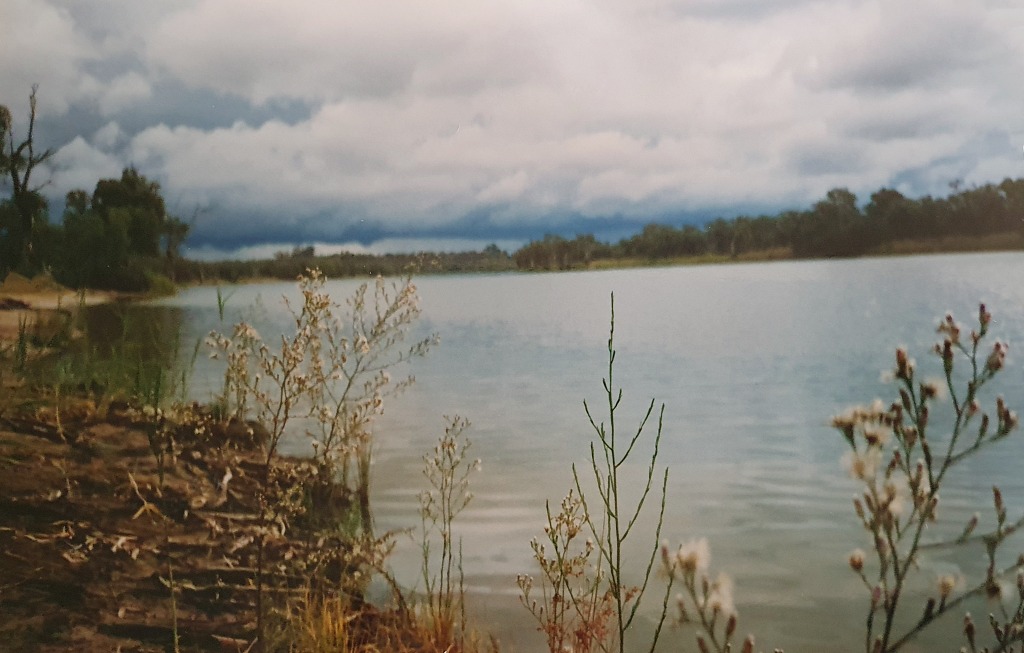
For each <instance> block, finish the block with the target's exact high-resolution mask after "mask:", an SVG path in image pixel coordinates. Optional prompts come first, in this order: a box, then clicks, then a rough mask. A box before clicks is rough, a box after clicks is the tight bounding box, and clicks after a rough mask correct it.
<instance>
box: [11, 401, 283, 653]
mask: <svg viewBox="0 0 1024 653" xmlns="http://www.w3.org/2000/svg"><path fill="white" fill-rule="evenodd" d="M2 404H3V397H0V642H2V645H0V648H3V649H4V650H11V651H43V652H51V651H53V652H56V651H71V652H75V653H94V652H95V653H98V652H99V651H103V652H105V653H106V652H109V651H122V652H123V653H127V652H129V651H137V652H143V651H147V652H148V651H169V650H173V644H172V642H173V637H174V622H175V618H176V620H177V629H178V633H179V635H180V637H181V640H180V643H181V649H182V650H186V651H222V650H245V648H246V646H248V644H249V642H250V641H251V640H252V638H253V635H252V634H253V632H254V617H253V614H254V610H253V605H254V601H253V595H254V590H253V584H252V578H253V559H252V554H251V551H250V550H251V549H252V548H253V547H251V546H246V545H247V541H246V540H245V539H244V532H245V526H246V525H247V524H249V525H251V524H252V523H253V522H254V520H255V519H256V518H255V516H254V506H253V498H252V497H254V496H255V494H256V492H255V485H254V477H255V476H256V472H255V470H256V469H257V468H258V461H259V458H260V454H259V453H258V450H259V447H258V446H257V445H256V444H255V442H254V437H256V436H254V435H253V428H252V426H246V425H242V424H239V423H234V424H232V425H230V426H227V427H225V426H220V427H216V426H215V425H214V423H213V421H212V420H211V419H210V418H209V416H204V415H203V414H202V412H201V411H199V410H196V411H195V414H194V415H193V416H192V417H191V418H190V419H189V420H188V421H187V423H186V424H185V425H184V426H181V427H175V430H174V437H175V442H174V444H173V445H172V447H173V450H174V453H175V456H174V458H173V460H167V461H166V465H165V467H166V469H165V475H164V478H163V482H162V483H161V480H160V469H159V466H158V464H157V459H156V457H155V456H154V454H153V450H152V448H151V446H150V437H149V435H148V434H151V433H153V431H152V424H153V423H154V420H153V418H152V417H151V418H149V419H146V418H145V417H143V416H142V415H141V414H139V413H138V412H136V411H133V410H131V409H128V408H127V407H125V406H114V407H111V408H110V409H109V410H106V411H100V410H98V409H97V407H96V406H95V405H94V404H93V403H92V402H90V401H85V400H81V401H72V402H64V408H63V410H62V411H61V412H60V413H57V412H55V411H53V410H52V409H40V410H37V411H36V412H35V413H34V414H32V415H25V414H24V412H22V413H21V414H19V415H11V411H10V410H8V411H7V412H6V413H5V412H4V407H3V405H2ZM101 412H103V413H104V414H102V415H100V413H101ZM200 432H202V436H201V437H200V436H199V435H197V434H199V433H200ZM190 434H192V435H191V436H190ZM229 470H230V474H229V473H228V472H229ZM229 476H230V477H231V478H230V479H229V480H230V482H229V483H224V484H222V485H220V486H219V484H220V483H221V481H224V480H225V479H226V478H227V477H229ZM248 542H251V540H249V541H248ZM283 545H284V548H287V547H288V546H290V545H289V543H288V542H287V541H286V542H284V543H283ZM281 548H282V547H281V546H279V547H278V549H281ZM172 577H173V579H174V580H173V582H172V581H171V580H170V579H171V578H172ZM171 587H173V588H174V589H175V601H174V602H172V601H171ZM286 591H287V590H286ZM175 612H176V617H175Z"/></svg>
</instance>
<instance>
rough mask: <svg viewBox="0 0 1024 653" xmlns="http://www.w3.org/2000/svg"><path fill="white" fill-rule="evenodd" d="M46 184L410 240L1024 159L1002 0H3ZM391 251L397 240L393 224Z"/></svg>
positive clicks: (919, 181) (1008, 167)
mask: <svg viewBox="0 0 1024 653" xmlns="http://www.w3.org/2000/svg"><path fill="white" fill-rule="evenodd" d="M3 13H4V18H3V20H4V23H5V27H4V38H3V40H2V42H0V89H2V90H3V93H4V95H3V97H0V103H3V104H6V105H8V106H9V107H10V108H11V110H12V112H13V113H14V116H15V120H16V124H15V128H16V129H18V127H19V126H23V123H20V124H19V123H18V121H19V120H20V119H23V118H24V114H25V110H26V106H25V105H26V101H25V99H26V97H27V94H28V92H29V90H30V88H31V86H32V84H35V83H38V84H39V110H40V121H39V125H38V127H39V134H38V135H39V140H40V142H41V143H42V144H44V145H47V146H52V147H55V148H58V150H59V151H58V154H57V156H56V158H55V162H54V166H53V169H52V170H51V171H50V172H51V179H52V183H51V184H50V185H49V186H47V188H46V189H45V192H47V193H48V194H50V195H51V196H52V198H53V201H54V202H55V203H58V202H59V201H60V198H61V197H63V194H64V193H65V192H67V191H68V190H71V189H73V188H79V187H85V188H91V187H92V185H93V184H95V181H96V180H97V179H98V178H100V177H105V176H112V175H115V174H117V173H118V172H119V170H120V168H121V167H123V166H126V165H135V166H136V167H137V168H138V169H139V170H140V172H142V173H143V174H145V175H147V176H149V177H150V178H153V179H155V180H157V181H159V182H160V183H161V185H162V187H163V188H164V192H165V196H166V197H167V200H168V205H169V206H170V207H171V208H172V210H174V211H176V212H177V213H178V214H179V215H182V216H183V217H186V218H189V217H190V216H196V221H195V225H194V228H193V235H192V238H191V240H190V246H191V247H192V248H194V249H195V250H196V251H197V252H198V251H222V252H226V251H230V250H233V249H237V248H239V247H250V248H253V247H260V246H262V245H268V246H269V245H273V244H278V243H313V242H315V243H324V244H335V245H345V244H355V243H358V244H361V245H362V246H367V247H371V248H372V247H373V246H374V243H377V245H376V247H378V248H381V247H391V246H394V247H399V246H400V247H416V243H417V242H420V243H429V244H431V245H432V246H437V245H438V244H439V243H443V242H446V241H448V242H452V243H458V244H459V245H460V246H465V245H466V244H467V243H469V244H472V243H486V242H489V241H492V240H493V241H501V242H502V243H510V244H513V245H514V244H515V243H517V242H522V241H524V240H528V239H529V238H532V237H539V236H541V235H543V234H544V233H545V232H562V233H573V232H579V231H598V232H600V233H606V234H607V233H613V232H617V231H622V230H623V229H624V228H626V227H631V226H633V225H638V224H642V223H643V222H645V221H648V220H651V219H655V218H658V217H663V216H673V219H674V220H676V221H677V222H678V221H683V220H689V221H700V220H702V219H706V218H707V217H709V216H713V215H716V214H722V215H730V214H731V213H735V211H736V210H738V209H739V207H746V208H747V209H752V210H754V211H757V210H762V211H772V212H773V211H776V210H779V209H780V208H786V207H793V208H801V207H803V206H806V205H808V204H810V203H812V202H814V201H816V200H817V199H820V198H821V197H822V196H823V195H824V194H825V192H826V191H827V190H828V189H830V188H832V187H836V186H845V187H848V188H850V189H851V190H853V191H854V192H857V193H859V194H861V199H862V200H866V196H865V195H864V194H866V193H869V192H871V191H873V190H875V189H877V188H879V187H881V186H895V187H897V188H898V189H899V190H901V191H902V192H904V193H906V194H909V195H915V196H916V195H923V194H937V193H944V192H945V191H946V190H947V184H948V183H949V182H950V181H952V180H953V179H961V180H963V181H964V182H966V183H968V184H970V183H987V182H990V181H999V180H1001V179H1002V178H1004V177H1018V176H1021V173H1022V167H1024V160H1022V159H1021V156H1020V147H1021V144H1022V143H1024V126H1022V124H1021V122H1022V120H1024V112H1022V110H1021V109H1022V107H1024V85H1021V84H1020V80H1021V79H1024V39H1021V38H1020V34H1021V33H1022V31H1024V9H1022V8H1020V6H1019V3H1017V2H1011V1H1009V0H957V1H955V2H954V1H949V0H901V1H900V2H896V3H893V2H881V1H875V2H865V1H854V0H818V1H813V2H812V1H808V0H787V1H785V2H771V3H768V2H764V1H763V0H675V1H673V0H590V1H582V0H565V1H559V2H551V0H517V1H516V2H479V0H452V1H445V2H437V3H414V2H408V1H407V0H377V1H376V2H372V3H367V2H356V1H350V0H296V1H295V2H290V3H284V2H280V1H279V0H178V1H175V2H167V3H139V2H127V1H121V0H118V1H115V0H94V1H92V2H89V3H80V2H75V1H73V0H7V2H6V3H5V9H4V11H3ZM386 243H387V244H386Z"/></svg>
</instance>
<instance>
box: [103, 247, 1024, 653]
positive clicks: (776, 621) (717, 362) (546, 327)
mask: <svg viewBox="0 0 1024 653" xmlns="http://www.w3.org/2000/svg"><path fill="white" fill-rule="evenodd" d="M1021 279H1024V255H1021V254H990V255H958V256H934V257H915V258H891V259H863V260H855V261H813V262H785V263H773V264H746V265H723V266H707V267H692V268H659V269H641V270H622V271H607V272H592V273H580V274H575V273H564V274H529V275H525V274H522V275H521V274H510V275H478V276H447V277H424V278H421V279H419V280H418V285H419V287H420V293H421V297H422V306H423V307H424V319H423V321H422V324H421V325H420V326H419V330H420V333H418V334H417V335H425V334H427V333H430V332H438V333H440V334H441V337H442V344H441V346H440V347H439V348H437V349H436V350H435V351H433V352H431V354H430V355H429V356H428V357H427V358H426V359H424V360H421V361H416V363H415V365H414V367H413V372H414V373H415V375H416V376H417V380H418V381H417V384H416V385H415V386H414V387H413V388H412V389H411V390H409V391H408V392H407V393H406V394H404V395H403V396H401V397H398V398H397V399H395V400H393V401H392V402H391V403H390V404H389V405H388V407H387V412H386V414H385V416H384V417H383V419H381V420H380V422H379V423H378V425H377V429H376V434H377V448H376V468H375V472H374V474H375V475H374V487H373V493H374V505H375V511H376V514H377V517H378V520H379V526H380V527H381V528H408V527H414V526H416V525H417V524H418V523H419V518H418V514H417V506H418V503H417V500H416V496H417V493H418V492H419V491H420V490H421V489H423V483H422V482H421V481H422V474H421V472H420V468H421V455H422V454H423V453H424V452H426V451H427V450H429V448H430V447H432V446H433V444H434V442H435V441H436V439H437V437H438V436H439V435H440V434H441V433H442V431H443V428H444V420H443V418H442V416H443V415H445V414H449V415H452V414H460V415H463V416H466V417H468V418H469V419H470V420H471V421H472V423H473V427H472V428H471V429H470V431H469V437H470V438H471V439H472V440H473V443H474V444H473V454H472V455H473V457H477V456H478V457H480V458H482V459H483V461H484V471H483V472H482V473H481V474H479V475H478V476H477V477H476V478H475V479H474V485H473V491H474V494H475V495H476V498H475V499H474V502H473V503H472V504H471V505H470V507H469V509H468V510H467V511H466V512H465V513H463V516H462V521H461V523H457V524H456V529H457V530H458V535H459V536H460V537H461V538H462V539H463V548H464V551H465V556H466V559H465V572H466V577H467V582H468V583H469V585H470V590H471V592H472V595H471V601H472V604H473V608H474V610H475V612H476V613H477V614H478V615H479V616H480V617H481V619H482V620H483V624H482V625H483V627H485V628H487V629H489V630H492V631H493V632H495V633H496V634H497V635H498V636H499V638H500V639H502V641H503V643H505V644H506V645H508V648H509V649H512V650H519V651H531V650H536V649H537V647H538V645H540V644H541V643H542V640H541V639H539V638H538V636H537V635H536V634H535V633H534V632H533V629H532V626H531V625H530V623H529V622H528V615H527V614H526V613H525V610H523V609H522V608H521V607H520V606H519V605H518V603H517V600H516V588H515V575H516V573H519V572H530V571H532V570H533V566H532V564H531V563H532V561H531V557H530V548H529V545H528V541H529V539H530V538H531V537H533V536H534V535H537V534H539V533H540V530H541V527H542V525H543V515H544V502H545V501H546V500H552V501H558V500H559V499H560V498H561V497H562V496H563V495H564V494H565V492H566V491H567V490H568V488H569V487H570V485H571V483H572V478H571V472H570V465H571V464H572V463H574V462H575V463H577V464H585V451H586V444H587V442H588V439H589V437H590V432H589V425H588V424H587V422H586V417H585V415H584V413H583V405H582V402H583V400H584V399H585V398H586V399H588V400H589V401H590V402H592V404H593V405H599V403H600V397H601V385H600V383H601V377H602V375H603V374H604V371H605V365H606V358H605V351H604V349H605V346H606V341H607V337H608V332H607V329H608V306H609V294H610V293H612V292H614V293H615V297H616V300H615V301H616V341H617V344H618V350H619V357H618V359H617V369H616V375H617V377H616V380H617V382H618V383H621V384H622V385H623V386H624V387H625V391H626V394H625V399H624V403H623V406H624V413H623V417H624V419H625V421H626V422H627V423H628V422H630V421H631V420H632V419H634V418H635V417H637V416H638V415H639V414H640V413H641V411H642V410H643V409H645V408H646V405H647V402H648V401H649V399H650V398H651V397H655V398H657V400H658V401H659V402H661V401H664V402H665V403H666V405H667V408H666V420H665V436H664V438H665V440H664V449H663V461H664V462H665V463H666V464H668V465H669V467H670V480H669V504H668V505H667V513H666V530H665V535H666V537H667V538H668V539H669V540H671V541H673V542H678V541H680V540H684V539H688V538H691V537H695V536H706V537H708V539H709V540H710V542H711V545H712V551H713V567H714V568H715V569H724V570H727V571H728V572H729V573H730V574H731V575H732V576H733V577H734V579H735V580H736V586H737V605H738V608H739V610H740V613H741V627H742V628H743V629H744V630H750V631H753V632H755V633H757V634H758V641H759V645H761V646H763V647H765V648H769V649H770V648H772V647H775V646H778V647H782V648H785V649H786V650H788V651H811V650H815V651H816V650H829V651H855V650H861V648H862V647H861V646H858V644H857V641H858V639H859V638H858V634H859V633H860V632H862V631H861V629H862V623H863V618H864V614H863V608H864V604H865V595H864V588H863V587H862V586H860V585H859V581H858V580H857V578H856V577H854V576H853V575H852V574H851V573H850V572H849V570H848V569H847V567H846V562H845V561H846V556H847V554H848V553H849V551H850V550H852V549H853V548H856V547H861V548H865V549H868V548H869V547H870V544H869V543H868V542H866V540H865V533H864V531H863V530H862V529H860V528H858V527H857V526H856V523H855V517H854V516H853V511H852V507H851V497H852V495H853V493H854V491H855V490H856V486H855V485H854V484H853V482H852V481H850V480H849V479H847V478H846V477H845V476H844V474H843V472H842V470H841V468H840V465H839V462H838V460H839V457H840V456H841V454H842V453H843V448H842V446H841V442H840V438H839V436H838V435H837V434H836V433H834V432H832V431H831V430H830V429H829V428H828V426H827V422H828V418H829V417H830V416H831V415H832V414H835V413H836V412H839V411H841V410H843V409H844V408H846V407H848V406H850V405H852V404H856V403H866V402H869V401H870V400H872V399H873V398H875V397H883V398H887V399H888V398H889V397H890V396H891V395H890V393H891V388H888V387H887V386H885V385H883V384H882V383H881V382H880V381H879V376H880V372H881V371H882V370H884V369H887V368H888V367H890V365H891V361H892V352H893V349H894V347H895V346H896V345H897V344H903V345H905V346H907V347H908V349H909V350H910V351H911V352H913V355H914V356H916V357H917V359H918V362H919V366H920V368H921V369H922V372H923V373H924V374H925V375H938V374H941V368H940V367H936V363H937V361H936V360H934V359H932V358H930V356H929V354H928V351H929V348H930V346H931V344H932V342H933V341H934V339H935V334H934V326H935V325H936V324H937V323H938V320H939V318H940V317H941V316H942V315H944V314H945V312H946V311H948V310H953V311H954V312H955V313H956V314H957V316H958V317H959V318H960V319H961V320H962V321H963V322H965V323H969V322H970V320H972V319H973V316H974V315H975V314H976V311H977V302H978V301H986V302H987V303H988V305H989V306H990V308H991V309H992V311H993V313H994V314H995V316H996V323H995V325H994V328H993V335H994V336H995V337H999V338H1004V339H1007V340H1009V341H1010V342H1011V347H1016V346H1017V344H1018V343H1024V284H1021V283H1020V280H1021ZM357 283H358V282H356V281H349V280H345V281H336V282H331V283H330V285H329V289H330V290H331V292H332V294H334V296H335V297H336V298H338V299H341V298H343V297H346V296H348V295H350V294H351V292H352V291H353V289H354V288H355V286H356V285H357ZM231 292H232V296H231V298H230V300H229V302H228V306H227V314H226V316H225V320H224V322H223V323H222V322H221V321H220V319H219V315H218V311H217V301H216V291H215V290H214V289H212V288H195V289H190V290H187V291H184V292H183V293H182V294H180V295H179V296H178V297H175V298H170V299H167V300H161V301H159V302H155V303H154V304H152V305H147V306H145V307H132V308H131V309H129V313H130V314H131V315H133V318H132V319H135V318H134V311H136V310H138V311H139V314H140V315H141V316H145V317H140V318H139V319H142V320H143V321H153V322H154V323H160V324H161V325H163V326H160V327H159V328H157V329H155V332H156V333H158V334H162V335H161V336H160V337H159V339H161V340H164V341H166V340H167V339H168V338H169V337H170V336H169V334H170V333H171V332H173V331H174V330H175V329H176V328H177V327H176V326H174V325H180V336H179V337H178V338H177V342H179V343H181V346H179V347H178V350H179V354H178V361H179V364H182V363H184V364H185V367H186V368H190V366H191V365H192V363H191V354H192V349H191V347H192V345H193V344H194V343H195V342H197V341H199V340H201V339H202V338H203V337H204V336H205V334H206V333H208V332H209V331H210V330H211V329H220V330H227V329H228V328H229V325H230V324H231V323H232V322H234V321H236V320H238V319H240V318H243V317H244V318H246V319H251V320H253V321H255V322H256V326H257V328H258V329H259V330H260V332H261V333H262V334H263V335H264V337H266V338H268V339H269V338H270V337H271V336H272V334H273V333H275V332H276V331H280V330H282V329H284V328H286V326H287V314H286V313H285V312H284V310H283V305H282V303H281V301H280V297H281V295H282V294H290V295H292V296H294V293H295V290H294V288H293V286H292V285H291V284H267V285H260V286H240V287H237V288H233V289H231ZM165 327H166V328H165ZM109 330H110V331H111V333H115V334H116V333H117V329H116V328H114V327H110V328H109ZM116 340H117V339H116V337H115V338H114V339H113V341H112V342H116ZM111 347H112V348H113V347H114V345H111ZM1015 351H1017V349H1016V348H1011V353H1013V352H1015ZM1015 357H1017V360H1016V361H1012V362H1011V365H1010V367H1009V369H1008V370H1007V372H1006V373H1005V374H1004V375H1003V377H1002V379H1001V381H1000V383H999V385H1000V388H1001V389H1002V391H1003V393H1004V394H1005V395H1006V397H1007V399H1008V401H1009V403H1010V404H1011V405H1012V406H1014V407H1017V408H1024V373H1022V369H1021V365H1020V358H1019V354H1015ZM221 374H222V370H221V369H220V368H219V367H218V364H217V362H216V361H210V360H208V359H207V358H206V356H205V354H204V353H201V354H200V355H199V357H198V358H197V359H195V362H194V373H193V374H192V376H191V380H190V383H189V391H190V392H191V393H192V395H193V396H195V397H196V398H198V399H201V400H206V399H209V398H210V397H211V396H212V393H213V392H214V391H215V390H216V389H217V388H218V384H219V379H220V378H222V377H221ZM989 400H990V401H991V397H990V398H989ZM936 419H938V417H936ZM306 446H307V445H306V443H305V442H303V441H302V439H301V438H296V439H294V440H293V441H292V442H291V443H290V447H291V450H292V451H295V452H301V451H304V450H305V447H306ZM1022 454H1024V438H1022V437H1020V436H1019V435H1018V436H1017V437H1015V438H1012V439H1010V440H1008V441H1007V442H1004V443H1001V444H1000V445H998V451H995V450H993V451H990V452H987V453H985V454H983V455H982V456H980V457H978V458H977V459H974V460H971V461H969V462H968V463H966V464H965V465H964V467H963V469H962V473H960V474H959V475H958V476H957V477H956V478H954V479H951V481H952V483H951V484H950V485H949V486H948V492H947V493H946V494H945V495H944V496H943V502H942V505H943V508H942V514H941V517H942V518H943V519H946V520H948V523H951V524H953V523H962V522H963V521H965V520H966V519H967V518H968V516H969V515H970V514H971V513H972V512H973V511H974V510H976V509H982V510H985V509H986V506H987V505H988V503H989V502H990V497H989V493H990V487H991V485H992V483H993V482H995V481H996V480H998V481H999V482H1000V483H1001V485H1002V489H1003V492H1004V495H1005V496H1006V499H1007V503H1008V505H1009V506H1010V507H1011V513H1012V512H1013V510H1014V508H1015V507H1016V510H1017V511H1021V510H1024V476H1022V475H1021V474H1020V473H1019V461H1020V460H1021V459H1022ZM636 473H637V476H638V477H639V475H640V470H637V471H636ZM646 525H647V526H650V525H651V524H650V523H647V524H646ZM936 535H937V534H933V533H929V534H928V536H929V537H935V536H936ZM1014 546H1020V543H1019V542H1018V543H1016V544H1015V545H1014ZM1011 548H1012V547H1011ZM417 556H418V549H417V547H416V545H415V544H414V542H413V541H412V540H409V541H408V542H401V543H400V546H399V550H398V552H397V554H396V556H395V558H394V565H395V570H396V573H397V574H398V576H399V578H400V579H402V580H403V581H405V582H407V583H408V584H410V585H412V584H415V583H416V580H417V573H416V570H417V565H418V557H417ZM983 564H984V559H983V556H980V555H977V554H976V553H973V552H972V553H969V554H966V555H957V554H953V553H947V552H941V553H934V554H930V555H929V556H927V557H926V558H925V559H922V560H921V572H920V573H919V574H918V577H919V578H920V580H921V583H920V585H919V586H917V587H915V588H914V589H913V590H912V591H911V593H910V600H912V601H920V602H921V603H922V605H923V602H924V598H925V596H926V593H927V592H928V591H930V590H931V587H932V585H933V583H934V581H935V579H936V578H937V576H938V574H939V573H949V572H951V571H952V572H963V573H965V574H977V573H978V572H979V570H980V569H981V568H982V566H983ZM971 609H972V610H973V611H974V612H975V613H980V614H984V613H986V612H987V611H988V608H987V607H986V606H985V605H974V606H972V607H971ZM956 622H958V618H952V619H951V621H950V624H949V628H948V629H947V632H946V633H945V635H943V636H936V638H935V639H933V640H928V641H924V642H922V644H921V645H920V648H919V649H917V650H930V649H931V648H934V647H935V646H936V645H938V643H939V642H941V643H942V648H944V649H945V648H949V645H948V644H947V642H948V641H959V636H958V635H957V634H956V632H957V631H958V627H957V623H956ZM675 637H681V638H682V637H684V635H683V634H682V633H678V632H671V633H669V638H670V639H672V638H675ZM943 637H952V640H948V639H943ZM684 639H685V644H686V646H690V644H691V641H692V640H690V639H689V637H688V636H687V637H685V638H684ZM679 648H680V647H679V646H671V647H666V650H669V649H671V650H678V649H679Z"/></svg>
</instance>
